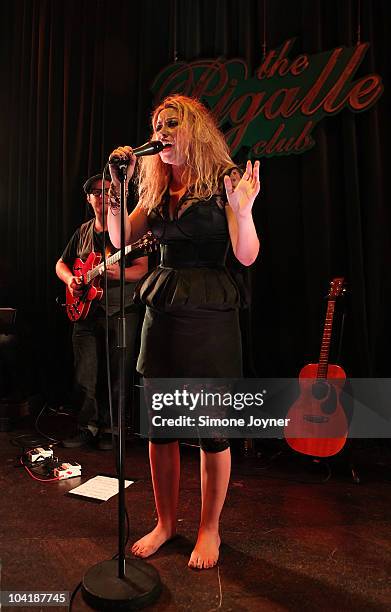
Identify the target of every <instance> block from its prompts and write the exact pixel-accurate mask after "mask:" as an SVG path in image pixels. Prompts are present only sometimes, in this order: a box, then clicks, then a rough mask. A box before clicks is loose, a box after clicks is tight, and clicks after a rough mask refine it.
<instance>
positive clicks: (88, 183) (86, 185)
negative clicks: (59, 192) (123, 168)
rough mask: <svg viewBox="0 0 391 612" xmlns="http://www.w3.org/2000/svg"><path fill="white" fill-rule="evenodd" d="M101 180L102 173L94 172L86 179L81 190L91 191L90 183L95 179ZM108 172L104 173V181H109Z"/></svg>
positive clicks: (94, 181)
mask: <svg viewBox="0 0 391 612" xmlns="http://www.w3.org/2000/svg"><path fill="white" fill-rule="evenodd" d="M101 180H102V174H94V176H90V178H89V179H87V180H86V182H85V183H84V185H83V191H84V193H87V194H89V193H91V190H92V185H93V184H94V183H96V181H101ZM110 180H111V179H110V174H106V175H105V181H110Z"/></svg>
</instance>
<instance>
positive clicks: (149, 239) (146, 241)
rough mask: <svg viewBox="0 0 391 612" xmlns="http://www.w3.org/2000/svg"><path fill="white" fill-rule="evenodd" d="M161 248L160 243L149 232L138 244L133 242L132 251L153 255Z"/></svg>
mask: <svg viewBox="0 0 391 612" xmlns="http://www.w3.org/2000/svg"><path fill="white" fill-rule="evenodd" d="M158 246H159V241H158V240H157V239H156V238H155V236H154V235H153V234H152V232H151V231H150V230H149V231H148V232H147V233H146V234H144V236H142V237H141V238H140V239H139V240H137V241H136V242H133V243H132V245H131V247H132V249H131V250H132V251H136V250H137V251H142V252H143V253H145V254H147V253H152V252H153V251H156V249H157V248H158Z"/></svg>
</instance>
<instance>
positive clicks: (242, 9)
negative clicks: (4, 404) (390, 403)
mask: <svg viewBox="0 0 391 612" xmlns="http://www.w3.org/2000/svg"><path fill="white" fill-rule="evenodd" d="M390 4H391V3H389V2H388V0H372V1H371V0H361V2H359V0H328V1H324V0H266V21H265V20H264V2H263V0H259V1H257V0H225V1H224V0H199V1H195V0H177V1H176V2H175V1H174V0H156V1H154V0H143V1H142V2H134V1H131V0H116V2H113V1H112V0H77V1H74V0H63V1H60V0H25V1H21V0H14V1H13V2H9V3H2V7H1V9H0V10H1V18H2V36H1V40H0V45H1V57H0V63H1V75H2V87H1V96H0V102H1V108H0V111H1V116H0V121H1V143H2V144H1V153H0V154H1V159H0V164H1V165H0V194H1V231H2V258H1V259H2V261H1V301H2V304H1V305H4V306H12V305H15V306H17V307H18V308H19V317H20V319H19V320H20V321H24V323H25V327H24V329H26V330H28V331H27V332H26V334H27V335H26V338H29V339H30V344H31V346H30V347H29V350H30V349H31V355H32V358H31V363H32V366H31V367H32V368H34V371H35V372H36V375H35V376H34V379H35V381H36V385H37V386H41V387H43V392H44V393H48V394H53V393H55V394H56V393H57V394H61V392H62V391H61V390H62V388H63V387H64V388H65V387H66V383H64V376H62V374H63V372H64V369H65V371H66V368H67V365H68V366H69V362H67V359H66V357H65V356H66V355H67V350H68V349H69V346H68V344H67V342H66V340H67V335H68V333H69V325H68V322H67V321H66V318H65V314H64V313H63V312H61V311H60V309H59V307H58V306H56V303H55V298H56V296H57V295H59V296H61V297H62V296H63V286H62V284H61V283H60V282H59V281H57V279H56V276H55V273H54V266H55V262H56V260H57V259H58V257H59V255H60V254H61V252H62V249H63V247H64V246H65V244H66V242H67V240H68V239H69V237H70V235H71V233H72V232H73V231H74V229H75V228H76V226H77V225H78V224H80V222H82V221H83V220H85V218H86V217H85V215H86V207H85V202H84V198H83V193H82V190H81V185H82V183H83V182H84V180H85V179H86V178H87V177H88V176H89V175H91V174H93V173H96V172H97V171H99V170H100V169H101V168H102V166H103V165H104V162H105V161H106V160H107V157H108V155H109V153H110V151H111V150H112V149H113V148H114V147H116V146H117V145H119V144H133V145H135V144H140V143H142V142H143V141H144V140H145V139H146V138H147V137H148V134H149V125H148V124H149V114H150V111H151V105H152V96H151V93H150V85H151V83H152V81H153V79H154V77H155V76H156V74H157V73H158V72H159V71H160V70H161V69H162V68H163V67H164V66H165V65H166V64H168V63H171V62H172V61H173V60H174V57H175V52H176V55H177V58H178V59H179V60H188V61H191V60H194V59H196V58H212V57H217V56H224V57H226V58H232V57H241V58H243V59H245V60H246V61H247V63H248V65H249V68H250V71H252V70H253V69H254V68H255V67H256V66H257V65H259V63H260V61H261V57H262V40H263V38H262V37H263V31H264V26H265V29H266V37H267V47H268V49H272V48H276V47H277V46H279V45H280V44H281V43H282V42H283V41H284V40H286V39H288V38H291V37H297V41H296V44H295V47H294V49H293V52H292V53H291V57H295V56H296V55H298V54H299V53H301V52H305V53H309V54H313V53H318V52H321V51H326V50H329V49H331V48H333V47H336V46H339V45H345V46H351V45H353V44H355V42H356V40H357V38H356V32H357V25H358V14H359V9H360V13H361V38H362V40H363V41H368V42H370V43H371V47H370V49H369V52H368V53H367V55H366V58H365V60H364V62H363V64H362V66H361V68H360V71H359V75H364V74H368V73H371V72H376V73H378V74H380V75H381V76H382V78H383V81H384V86H385V90H384V93H383V95H382V97H381V98H380V100H379V101H378V103H377V104H376V105H375V106H374V107H373V108H372V109H370V110H368V111H366V112H364V113H360V114H353V113H351V112H349V111H347V110H345V111H343V112H342V113H340V114H339V115H337V116H334V117H330V118H327V119H325V120H323V121H322V122H321V123H320V124H319V125H318V127H317V128H316V130H315V132H314V134H315V139H316V146H315V147H314V148H313V149H312V150H311V151H309V152H307V153H304V154H302V155H298V156H294V155H292V156H289V157H280V158H274V159H267V160H264V161H263V162H262V180H263V187H262V197H261V198H260V199H259V201H258V202H257V203H256V209H255V218H256V223H257V226H258V229H259V232H260V235H261V240H262V255H261V257H260V258H259V260H258V261H257V263H256V265H255V266H254V268H253V270H252V273H251V274H252V285H253V308H252V328H251V337H252V341H253V353H254V361H255V365H256V370H257V373H258V374H259V375H260V376H266V375H271V376H279V375H287V376H296V375H297V373H298V371H299V370H300V368H301V367H302V365H304V364H305V363H307V362H310V361H317V359H318V354H319V347H320V334H321V329H322V325H323V320H324V314H325V301H324V296H325V294H326V293H327V289H328V286H329V283H330V280H331V278H332V277H333V276H336V275H344V276H346V278H347V282H348V286H349V297H348V299H347V300H346V306H345V309H346V320H345V328H344V336H343V343H342V353H341V356H340V363H341V365H343V366H344V367H345V369H346V371H347V373H348V375H350V376H388V375H389V372H390V365H389V363H388V350H387V349H388V343H389V338H390V333H389V322H390V317H389V315H388V311H389V307H390V304H389V297H390V284H389V269H390V238H389V227H390V208H389V201H390V197H389V181H388V174H389V172H390V170H389V165H388V155H387V153H388V147H389V140H390V119H389V114H390V113H389V108H390V104H389V103H390V93H389V84H390V80H389V76H390V75H389V72H390V54H391V44H390V42H389V40H390V39H389V31H390V26H391V19H390V15H391V10H390ZM163 353H164V347H162V354H163ZM65 378H66V377H65Z"/></svg>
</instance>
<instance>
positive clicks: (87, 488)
mask: <svg viewBox="0 0 391 612" xmlns="http://www.w3.org/2000/svg"><path fill="white" fill-rule="evenodd" d="M133 482H134V481H133V480H125V487H128V486H129V485H131V484H133ZM68 493H70V494H72V495H81V496H82V497H91V498H93V499H99V500H100V501H107V500H108V499H110V497H113V495H117V493H118V480H117V479H116V478H111V477H110V476H95V477H94V478H90V480H87V482H83V484H81V485H79V486H78V487H75V488H74V489H71V490H70V491H68Z"/></svg>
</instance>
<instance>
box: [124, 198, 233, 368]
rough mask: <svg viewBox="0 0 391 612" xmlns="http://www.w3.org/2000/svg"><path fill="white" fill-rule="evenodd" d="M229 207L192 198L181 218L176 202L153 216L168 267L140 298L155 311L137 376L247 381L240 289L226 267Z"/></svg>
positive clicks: (146, 281)
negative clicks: (171, 210) (171, 209)
mask: <svg viewBox="0 0 391 612" xmlns="http://www.w3.org/2000/svg"><path fill="white" fill-rule="evenodd" d="M225 204H226V203H225V201H224V200H223V197H222V195H220V194H217V195H215V196H214V197H212V198H211V199H210V200H206V201H205V200H195V199H194V198H191V197H190V196H189V195H186V194H185V195H184V196H183V197H182V198H181V199H180V200H179V202H178V205H177V208H176V210H175V214H174V218H173V219H170V216H169V194H168V192H167V193H166V195H165V196H164V198H163V201H162V203H161V204H160V206H159V207H157V208H155V209H153V210H152V211H151V213H150V214H149V216H148V219H149V225H150V228H151V230H152V232H153V234H154V236H155V237H156V238H157V239H158V240H159V242H160V257H161V259H160V264H159V266H158V267H157V268H155V269H154V270H152V271H151V272H150V273H149V274H148V275H147V276H146V277H144V278H143V279H142V280H141V281H140V283H139V284H138V287H137V288H136V296H137V298H138V300H140V301H141V302H142V303H143V304H145V305H146V306H147V308H146V315H145V319H144V324H143V329H142V335H141V348H140V355H139V359H138V363H137V370H138V371H139V372H140V373H141V374H142V375H143V376H144V377H146V378H170V377H175V378H185V377H189V378H203V377H212V378H231V377H232V378H235V377H240V376H241V374H242V350H241V338H240V328H239V321H238V308H239V305H240V296H239V291H238V288H237V286H236V284H235V282H234V281H233V279H232V277H231V276H230V274H229V272H228V271H227V269H226V267H225V258H226V254H227V250H228V246H229V233H228V223H227V219H226V214H225V210H224V208H225Z"/></svg>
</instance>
